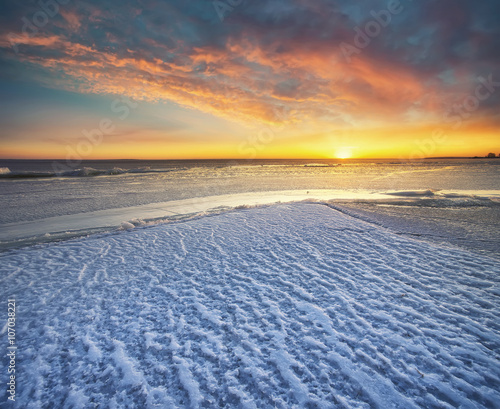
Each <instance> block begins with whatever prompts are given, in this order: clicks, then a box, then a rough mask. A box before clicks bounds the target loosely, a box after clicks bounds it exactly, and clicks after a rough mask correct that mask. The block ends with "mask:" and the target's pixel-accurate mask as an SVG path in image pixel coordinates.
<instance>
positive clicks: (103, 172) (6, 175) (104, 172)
mask: <svg viewBox="0 0 500 409" xmlns="http://www.w3.org/2000/svg"><path fill="white" fill-rule="evenodd" d="M180 170H187V168H177V169H151V168H149V167H145V168H136V169H121V168H113V169H94V168H88V167H84V168H81V169H75V170H70V171H65V172H32V171H24V172H12V171H10V169H9V168H0V179H25V178H53V177H92V176H113V175H123V174H128V173H168V172H175V171H180Z"/></svg>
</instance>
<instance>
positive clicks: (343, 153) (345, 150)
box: [335, 146, 352, 159]
mask: <svg viewBox="0 0 500 409" xmlns="http://www.w3.org/2000/svg"><path fill="white" fill-rule="evenodd" d="M335 157H336V158H337V159H349V158H350V157H352V148H351V147H349V146H344V147H341V148H338V149H337V150H336V151H335Z"/></svg>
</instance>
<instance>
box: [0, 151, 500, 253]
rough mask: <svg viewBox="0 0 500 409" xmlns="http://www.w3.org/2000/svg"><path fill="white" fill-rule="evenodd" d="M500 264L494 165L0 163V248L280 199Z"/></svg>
mask: <svg viewBox="0 0 500 409" xmlns="http://www.w3.org/2000/svg"><path fill="white" fill-rule="evenodd" d="M298 200H308V201H319V202H322V203H325V204H326V205H329V206H330V207H332V208H333V209H335V210H337V211H340V212H343V213H346V214H349V215H351V216H352V217H356V218H358V219H361V220H364V221H365V222H366V223H374V224H377V225H379V226H383V227H384V228H387V230H388V231H390V232H392V233H396V234H401V235H408V236H411V237H414V238H415V239H418V240H429V241H432V242H434V243H440V244H442V245H444V246H459V247H461V248H463V249H464V250H468V251H474V252H478V253H481V254H485V255H488V256H492V257H500V159H485V158H481V159H462V158H453V159H446V158H445V159H421V160H413V161H405V160H398V159H377V160H374V159H362V160H360V159H343V160H340V159H324V160H319V159H314V160H306V159H301V160H298V159H297V160H290V159H282V160H267V159H266V160H99V161H82V162H79V163H77V164H72V163H66V162H64V161H57V160H0V206H1V209H2V211H1V212H0V251H2V252H5V251H14V250H15V249H18V248H25V247H30V246H45V245H50V244H51V243H52V242H58V241H62V240H71V239H74V238H76V237H82V236H90V235H93V234H120V232H122V231H123V230H127V229H130V228H146V227H148V226H150V225H152V224H158V223H171V222H182V220H184V219H186V218H192V217H203V216H204V215H213V214H216V213H220V212H225V211H242V210H243V209H245V207H250V206H268V205H271V204H273V203H276V202H287V201H298Z"/></svg>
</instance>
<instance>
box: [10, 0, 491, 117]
mask: <svg viewBox="0 0 500 409" xmlns="http://www.w3.org/2000/svg"><path fill="white" fill-rule="evenodd" d="M180 3H182V4H180ZM401 5H403V6H404V11H403V12H402V13H400V14H398V15H394V16H392V20H391V23H390V24H389V25H388V26H387V27H385V28H384V29H383V30H382V31H381V33H380V35H378V36H377V37H376V38H374V39H373V41H371V43H370V45H369V46H368V47H366V48H365V49H363V50H362V52H360V53H359V54H355V55H352V61H350V62H349V61H347V60H346V59H345V58H343V53H342V48H341V44H342V43H343V42H350V43H352V41H353V39H354V36H355V34H356V31H355V28H356V27H363V26H364V24H366V23H367V22H368V21H370V20H372V19H373V13H371V12H372V11H375V12H377V11H379V10H381V9H383V8H385V7H387V4H386V3H385V2H381V1H374V0H366V1H361V2H356V5H353V3H352V2H348V1H327V0H313V1H307V2H306V1H304V0H294V1H284V0H270V1H253V2H244V3H242V4H241V5H239V6H238V7H236V8H235V9H234V10H233V11H232V13H231V14H230V15H228V16H226V18H225V20H224V22H223V23H221V22H220V21H219V19H218V16H217V14H216V13H215V11H214V9H213V7H212V5H211V2H204V1H188V2H173V1H172V2H159V1H154V0H144V1H141V2H135V1H128V0H125V1H121V2H119V3H118V2H115V1H111V0H107V1H104V2H78V3H72V2H71V3H68V4H67V5H65V6H63V5H61V6H60V13H59V14H58V15H57V16H55V17H54V18H53V21H51V22H50V23H49V24H47V25H46V26H45V27H44V28H43V29H40V30H39V32H38V34H37V35H34V36H26V35H24V36H21V35H20V28H19V26H20V24H21V18H22V16H30V15H33V13H34V12H35V11H34V10H35V9H27V8H24V7H22V6H19V5H9V6H8V7H5V10H3V11H4V13H3V18H2V19H3V23H4V24H3V26H2V29H1V31H0V47H1V54H0V55H1V58H2V60H4V61H7V60H9V61H16V62H17V63H19V64H21V66H23V67H29V68H30V69H35V70H38V72H39V75H40V78H42V81H45V84H49V85H50V86H52V87H56V88H63V89H67V90H72V91H77V92H83V93H95V94H113V95H115V94H116V95H127V96H131V97H133V98H136V99H139V100H147V101H173V102H175V103H177V104H179V105H181V106H183V107H187V108H190V109H194V110H199V111H202V112H206V113H210V114H213V115H216V116H219V117H223V118H226V119H230V120H235V121H240V122H243V123H255V122H264V123H282V122H284V123H295V122H304V121H314V120H320V119H321V120H328V121H330V122H331V123H332V124H336V125H338V126H339V127H342V126H345V125H360V124H361V125H363V124H366V125H373V124H376V123H379V122H380V121H395V122H405V121H408V120H409V118H411V119H412V120H415V119H417V120H418V119H420V120H426V121H427V120H430V121H432V120H433V119H436V118H438V117H440V116H441V115H442V111H443V110H446V109H447V107H449V106H450V104H452V101H454V100H460V98H462V97H463V95H467V94H468V93H470V92H471V90H472V89H473V88H474V86H477V77H478V76H480V75H483V76H486V75H489V74H491V75H493V76H494V77H495V78H498V79H500V57H499V54H498V52H497V50H498V49H499V46H500V43H499V42H500V40H499V39H500V35H499V34H500V30H499V25H498V23H495V21H494V19H493V18H492V15H494V14H495V13H496V15H499V14H500V6H499V5H498V2H495V1H484V2H481V4H479V5H476V4H474V3H473V2H470V1H465V0H457V1H449V0H444V1H440V2H434V1H430V0H423V1H420V2H415V1H414V2H412V1H410V0H406V1H405V0H401ZM12 33H17V34H18V35H19V36H20V38H17V43H16V44H17V47H18V49H19V50H18V53H17V54H15V53H14V52H13V50H12V47H11V39H12ZM9 36H10V37H9ZM498 103H499V101H498V99H495V98H493V99H491V100H489V101H488V105H487V106H484V107H483V106H482V107H480V109H478V110H477V112H475V115H477V116H480V117H485V118H490V120H492V121H493V120H497V117H496V116H495V115H494V112H495V110H498Z"/></svg>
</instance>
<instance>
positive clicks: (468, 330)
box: [0, 203, 500, 409]
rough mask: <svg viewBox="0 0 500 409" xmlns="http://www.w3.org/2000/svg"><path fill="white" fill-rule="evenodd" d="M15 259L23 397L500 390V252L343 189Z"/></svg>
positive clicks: (150, 403)
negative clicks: (361, 209) (420, 236)
mask: <svg viewBox="0 0 500 409" xmlns="http://www.w3.org/2000/svg"><path fill="white" fill-rule="evenodd" d="M0 263H1V264H0V270H1V274H0V277H1V279H0V282H1V284H2V285H1V290H0V291H1V293H2V299H3V300H7V299H8V298H9V297H15V298H16V305H17V315H16V342H17V346H18V350H17V359H18V361H17V367H18V368H19V374H18V377H17V397H16V400H17V404H18V406H17V407H26V408H39V407H44V405H45V406H47V407H49V406H53V407H61V408H66V407H67V408H70V407H72V408H79V407H81V408H85V407H94V406H95V405H99V404H100V405H101V406H102V407H110V408H112V407H120V408H121V407H130V408H132V407H144V408H148V407H152V408H153V407H159V408H165V407H172V408H185V407H186V408H203V407H206V408H213V407H222V408H228V409H229V408H238V407H242V408H267V407H277V408H307V407H310V408H316V407H317V408H333V407H344V408H367V409H368V408H380V409H386V408H418V407H425V408H455V407H463V408H474V407H491V408H494V407H497V404H498V402H499V401H500V392H499V390H498V385H499V384H500V365H499V364H500V352H499V351H500V326H499V320H500V304H499V302H498V300H499V297H500V262H499V261H498V260H496V259H494V258H489V257H487V256H480V255H478V254H475V253H471V252H467V251H463V250H460V249H458V248H455V247H452V246H445V245H442V246H441V245H438V244H432V243H427V242H423V241H418V240H415V239H412V238H408V237H404V236H401V235H396V234H393V233H392V232H390V231H389V230H387V229H384V228H382V227H379V226H377V225H375V224H372V223H367V222H365V221H363V220H360V219H359V218H355V217H352V216H350V215H348V214H346V213H342V212H339V211H338V210H335V209H333V208H331V207H329V206H327V205H325V204H320V203H293V204H281V205H272V206H265V207H257V208H250V209H238V210H234V211H230V212H225V213H221V214H213V215H207V216H205V217H199V218H195V219H192V220H186V221H180V222H174V223H169V224H160V225H155V226H145V227H139V228H134V229H131V230H127V231H119V232H114V233H108V234H104V235H96V236H90V237H87V238H80V239H75V240H70V241H65V242H61V243H53V244H50V245H47V246H44V247H38V248H36V247H33V248H26V249H19V250H15V251H12V252H9V253H5V254H4V255H1V256H0ZM2 334H3V335H2V336H3V338H2V339H4V340H5V345H6V342H7V341H6V340H7V325H4V326H3V329H2ZM0 380H1V381H2V382H4V381H5V383H4V385H5V384H6V382H7V372H6V371H2V373H1V374H0ZM6 399H7V394H6V393H4V394H3V395H2V396H1V398H0V404H4V403H5V402H6Z"/></svg>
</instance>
